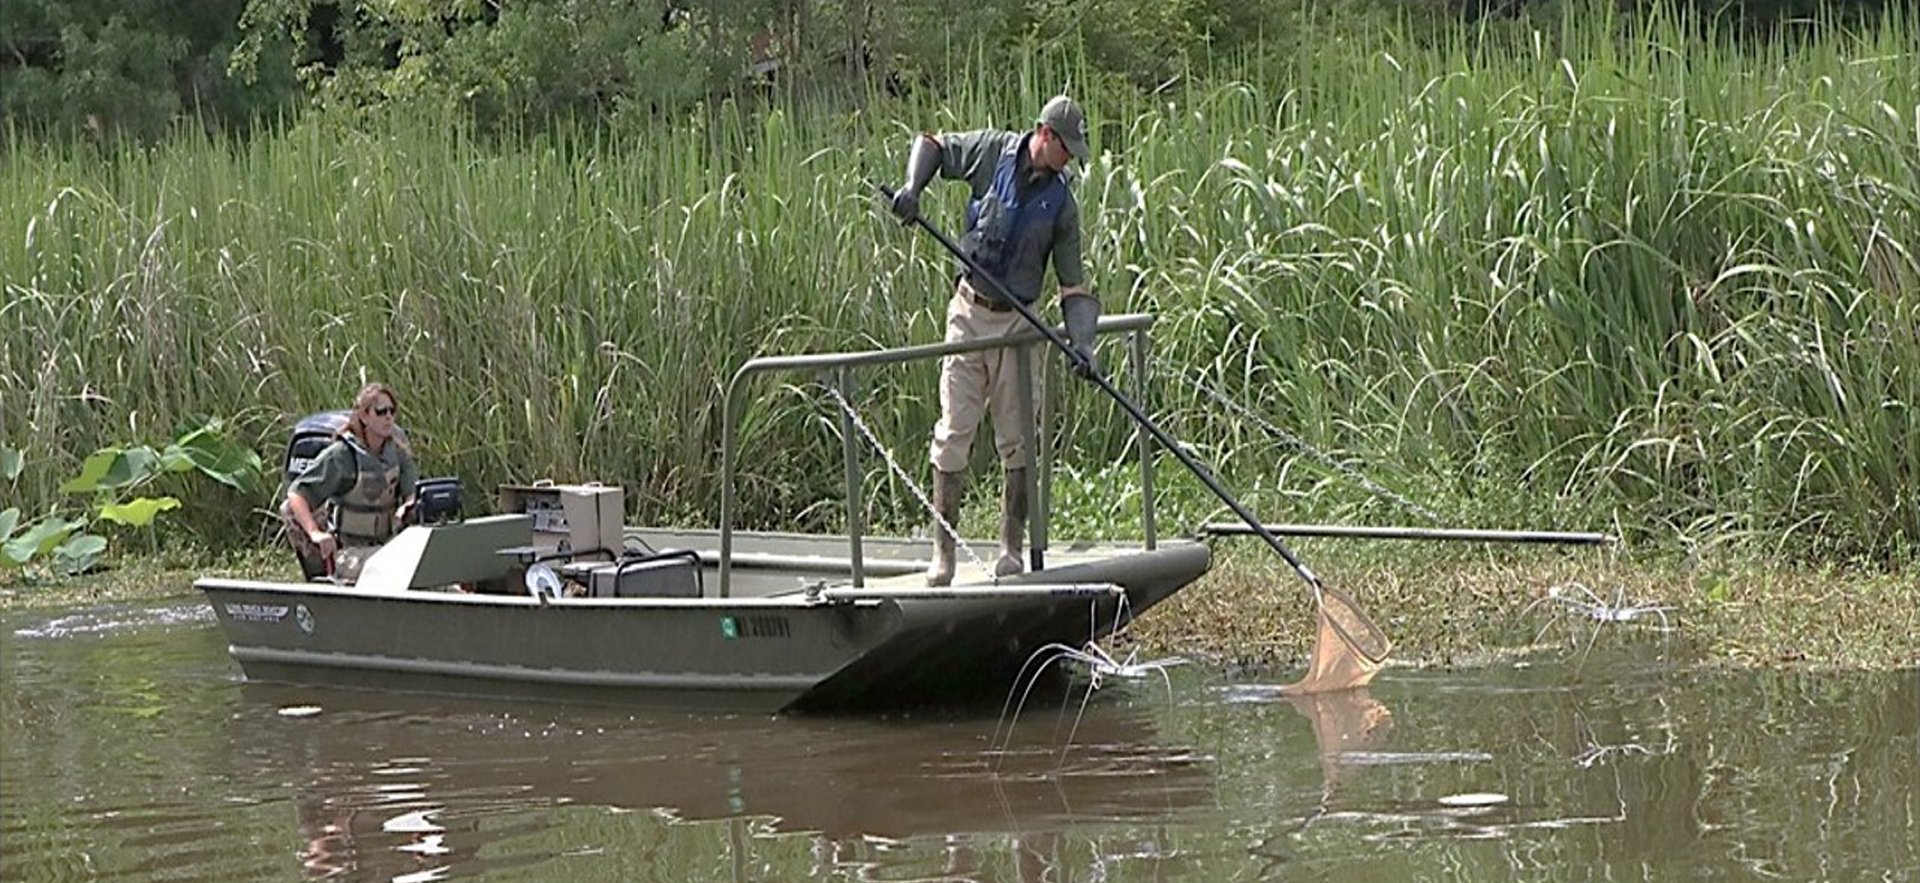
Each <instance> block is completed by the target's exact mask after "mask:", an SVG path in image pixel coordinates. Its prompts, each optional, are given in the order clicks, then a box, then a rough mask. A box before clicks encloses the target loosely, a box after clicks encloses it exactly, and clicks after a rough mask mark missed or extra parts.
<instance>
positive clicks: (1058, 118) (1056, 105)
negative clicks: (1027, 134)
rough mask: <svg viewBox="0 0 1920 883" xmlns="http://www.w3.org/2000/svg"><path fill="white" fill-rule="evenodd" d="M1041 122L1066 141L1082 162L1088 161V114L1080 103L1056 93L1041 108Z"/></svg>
mask: <svg viewBox="0 0 1920 883" xmlns="http://www.w3.org/2000/svg"><path fill="white" fill-rule="evenodd" d="M1040 124H1041V125H1043V126H1046V127H1047V128H1049V129H1052V130H1053V131H1054V134H1056V135H1059V136H1060V140H1061V141H1064V142H1066V145H1067V152H1068V153H1071V154H1073V156H1074V158H1075V159H1078V160H1080V161H1081V162H1086V161H1087V154H1088V152H1089V151H1088V150H1087V115H1086V114H1085V113H1083V112H1082V111H1081V110H1080V105H1079V103H1078V102H1075V101H1074V100H1073V99H1071V98H1068V97H1067V96H1065V95H1055V96H1053V100H1051V101H1048V102H1047V106H1046V107H1043V108H1041V109H1040Z"/></svg>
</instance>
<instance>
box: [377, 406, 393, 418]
mask: <svg viewBox="0 0 1920 883" xmlns="http://www.w3.org/2000/svg"><path fill="white" fill-rule="evenodd" d="M394 410H395V408H394V407H393V406H392V405H388V406H386V407H384V408H375V409H373V416H375V417H392V416H393V412H394Z"/></svg>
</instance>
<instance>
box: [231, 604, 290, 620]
mask: <svg viewBox="0 0 1920 883" xmlns="http://www.w3.org/2000/svg"><path fill="white" fill-rule="evenodd" d="M226 606H227V618H228V619H231V620H236V621H238V622H279V621H280V620H283V619H286V618H287V605H285V604H245V603H241V602H238V601H229V602H227V605H226Z"/></svg>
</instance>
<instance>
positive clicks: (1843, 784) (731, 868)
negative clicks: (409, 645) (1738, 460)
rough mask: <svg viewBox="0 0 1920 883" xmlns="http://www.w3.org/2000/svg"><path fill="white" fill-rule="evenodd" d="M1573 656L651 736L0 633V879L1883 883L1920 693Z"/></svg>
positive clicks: (644, 724)
mask: <svg viewBox="0 0 1920 883" xmlns="http://www.w3.org/2000/svg"><path fill="white" fill-rule="evenodd" d="M1663 649H1664V648H1663V646H1662V644H1660V643H1659V642H1658V641H1655V640H1649V639H1647V638H1645V637H1644V636H1641V635H1636V634H1633V633H1629V632H1622V633H1619V634H1604V635H1602V636H1600V639H1599V640H1598V642H1597V646H1596V648H1595V649H1594V650H1593V652H1592V654H1591V655H1590V656H1584V657H1582V656H1579V655H1577V654H1576V653H1570V652H1566V651H1562V650H1559V649H1554V650H1548V651H1543V652H1541V653H1540V654H1538V655H1537V656H1535V657H1534V658H1531V659H1526V660H1520V661H1518V662H1513V663H1503V664H1500V665H1498V666H1493V667H1487V668H1479V669H1471V670H1460V671H1432V670H1409V669H1389V670H1388V671H1387V672H1386V673H1384V674H1383V675H1382V676H1381V678H1380V681H1379V682H1378V683H1377V684H1375V685H1374V686H1373V687H1372V688H1370V689H1369V690H1366V691H1362V692H1358V693H1353V694H1346V695H1340V696H1332V697H1326V698H1323V699H1319V700H1316V701H1311V702H1290V701H1288V700H1285V699H1282V698H1280V697H1279V696H1278V695H1277V693H1276V691H1275V684H1276V683H1278V681H1279V679H1280V678H1279V677H1278V676H1276V677H1275V678H1272V679H1267V678H1262V677H1256V676H1249V675H1236V674H1230V673H1227V672H1222V671H1218V670H1209V669H1205V668H1200V667H1192V666H1188V667H1176V668H1173V669H1171V670H1170V675H1171V692H1169V689H1168V685H1167V684H1163V683H1161V682H1159V681H1157V680H1156V681H1152V682H1141V683H1119V684H1114V683H1109V684H1107V685H1106V686H1104V687H1103V688H1102V689H1101V690H1099V691H1098V692H1097V693H1096V694H1094V696H1093V698H1092V700H1091V702H1089V703H1087V705H1086V707H1085V711H1084V713H1076V712H1078V710H1079V706H1078V705H1077V704H1066V705H1062V704H1058V703H1056V704H1053V705H1051V706H1047V707H1032V708H1027V709H1025V710H1024V711H1023V713H1022V714H1021V715H1020V716H1019V718H1018V724H1017V726H1016V727H1014V728H1013V729H1012V734H1011V736H1010V737H1006V738H1005V740H1004V741H1005V742H1006V747H1005V749H1004V750H996V744H997V743H996V730H997V729H998V728H999V725H998V721H997V720H996V712H997V711H998V709H997V708H990V709H984V710H973V711H968V712H960V713H956V712H943V713H919V714H908V715H895V716H890V717H880V718H873V717H869V718H852V719H839V718H824V719H822V718H792V717H766V716H758V715H745V716H714V715H706V716H689V715H683V714H648V713H641V712H633V711H628V710H619V709H608V708H592V707H580V706H566V705H543V704H538V703H519V702H514V703H508V702H500V701H484V700H472V699H466V700H457V699H450V698H442V697H423V696H399V695H386V694H377V693H362V692H350V691H330V690H321V689H308V688H296V687H281V686H269V685H259V684H247V683H244V682H243V681H242V679H241V678H240V676H239V674H238V669H237V668H236V667H235V666H234V665H233V664H232V662H230V661H229V660H228V659H227V656H226V652H225V647H224V643H223V641H222V640H221V637H220V635H219V632H218V629H217V628H216V627H215V625H214V623H213V622H212V619H211V617H210V616H209V615H208V614H207V612H206V611H205V608H204V607H203V606H202V605H200V604H198V603H195V602H193V601H190V600H187V599H180V600H177V601H172V602H169V603H165V604H159V605H149V606H126V607H112V608H102V609H92V610H82V611H74V612H68V613H16V614H10V615H8V616H6V617H5V618H4V619H0V676H3V677H0V878H3V879H6V880H222V881H224V880H300V879H316V878H325V879H338V880H381V881H387V880H392V881H401V883H426V881H438V880H478V879H487V880H569V881H573V880H579V881H594V880H622V881H626V880H661V881H695V880H717V881H738V880H848V881H866V880H950V881H960V880H967V881H988V880H996V881H997V880H1007V881H1057V883H1066V881H1128V880H1164V881H1224V880H1325V881H1373V880H1379V881H1389V880H1505V879H1522V880H1757V879H1782V880H1902V881H1907V880H1914V879H1916V878H1920V835H1917V834H1916V831H1920V773H1917V772H1916V771H1917V770H1920V742H1917V740H1916V729H1917V726H1916V721H1917V720H1920V677H1917V676H1916V673H1915V672H1911V671H1909V672H1899V673H1893V674H1872V675H1868V674H1840V675H1813V674H1781V673H1765V672H1762V673H1751V672H1749V673H1702V672H1700V671H1698V670H1695V669H1686V668H1681V667H1677V666H1675V665H1674V664H1673V663H1671V662H1670V661H1668V660H1666V659H1664V658H1663Z"/></svg>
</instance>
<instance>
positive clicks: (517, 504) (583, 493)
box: [500, 481, 625, 557]
mask: <svg viewBox="0 0 1920 883" xmlns="http://www.w3.org/2000/svg"><path fill="white" fill-rule="evenodd" d="M624 499H625V495H624V493H623V492H622V491H621V489H620V488H618V487H609V486H606V485H600V484H554V483H552V482H549V481H536V482H534V483H533V484H504V485H501V486H500V511H502V512H511V513H522V514H526V515H528V516H531V517H532V518H533V545H535V546H537V547H539V548H541V549H544V550H548V551H553V550H557V549H560V548H561V547H562V546H564V547H565V548H566V549H567V550H569V551H572V552H574V553H576V554H581V555H585V554H587V553H589V552H593V551H596V550H604V551H605V552H606V553H607V555H608V557H613V556H617V555H619V554H620V552H621V548H622V545H621V539H622V538H621V534H622V526H621V523H620V521H621V517H622V516H623V515H624V514H625V510H624V506H623V501H624Z"/></svg>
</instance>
